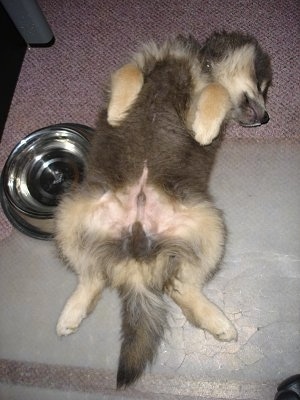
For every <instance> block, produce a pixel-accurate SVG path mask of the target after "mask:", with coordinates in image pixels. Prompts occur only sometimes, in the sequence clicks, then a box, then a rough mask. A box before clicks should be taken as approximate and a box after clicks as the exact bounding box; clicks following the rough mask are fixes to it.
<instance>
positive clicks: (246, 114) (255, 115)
mask: <svg viewBox="0 0 300 400" xmlns="http://www.w3.org/2000/svg"><path fill="white" fill-rule="evenodd" d="M269 119H270V117H269V114H268V113H267V111H266V110H265V108H264V107H263V106H262V105H261V104H260V103H258V102H257V101H255V100H254V99H251V98H249V97H247V96H246V99H245V101H244V103H243V105H242V107H241V111H240V115H239V118H238V120H239V123H240V124H241V125H242V126H245V127H253V126H260V125H263V124H266V123H268V122H269Z"/></svg>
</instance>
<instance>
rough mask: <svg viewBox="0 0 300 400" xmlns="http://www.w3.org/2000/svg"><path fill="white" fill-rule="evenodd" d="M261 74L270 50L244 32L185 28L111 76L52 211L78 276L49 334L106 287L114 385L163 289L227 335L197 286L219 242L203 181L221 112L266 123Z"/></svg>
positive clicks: (157, 311) (155, 334)
mask: <svg viewBox="0 0 300 400" xmlns="http://www.w3.org/2000/svg"><path fill="white" fill-rule="evenodd" d="M224 44H227V45H224ZM269 80H270V65H269V60H268V57H267V56H266V55H265V54H264V53H263V52H262V50H261V49H260V47H259V46H258V44H257V42H256V41H255V40H254V39H252V38H249V37H248V36H240V35H238V34H220V35H218V34H217V35H213V36H212V37H211V38H210V39H209V40H208V41H207V42H206V43H205V45H204V47H203V48H202V49H201V48H200V46H199V44H198V43H197V42H196V41H195V40H194V39H192V38H188V39H185V38H183V37H179V38H177V39H174V40H171V41H168V42H166V43H165V44H164V45H163V46H161V47H157V46H156V45H151V46H147V47H145V49H144V50H143V51H142V52H141V53H139V54H138V55H137V56H136V57H135V59H134V61H133V62H132V63H131V64H129V65H126V66H125V67H123V68H121V69H120V70H119V71H117V73H116V74H115V75H114V76H113V78H112V88H111V89H112V90H111V92H112V94H111V100H110V103H109V105H108V111H107V112H106V111H103V112H102V113H101V115H100V118H99V122H98V127H97V130H96V134H95V138H94V142H93V144H92V146H91V153H90V159H89V165H88V169H87V172H86V176H85V178H84V180H83V182H82V183H81V184H80V186H79V187H77V188H74V189H73V190H72V191H71V192H70V193H68V194H67V195H65V196H64V198H63V199H62V201H61V203H60V205H59V207H58V211H57V215H56V241H57V245H58V247H59V249H60V251H61V253H62V255H63V257H64V259H65V260H66V262H67V263H68V264H69V265H70V267H71V268H72V269H73V271H74V272H75V273H76V274H77V275H78V286H77V288H76V290H75V292H74V293H73V294H72V296H71V297H70V299H69V300H68V302H67V304H66V305H65V308H64V310H63V312H62V314H61V316H60V318H59V321H58V324H57V333H58V334H59V335H68V334H70V333H72V332H74V331H75V330H76V329H77V328H78V327H79V325H80V323H81V321H82V319H83V318H85V317H86V316H87V314H88V313H89V312H90V311H91V310H92V309H93V308H94V306H95V305H96V302H97V300H98V299H99V297H100V295H101V292H102V290H103V289H104V288H105V287H107V286H110V287H112V288H116V289H117V291H118V293H119V295H120V297H121V300H122V345H121V353H120V358H119V368H118V375H117V386H118V387H122V386H127V385H129V384H131V383H133V382H134V381H135V380H136V379H138V378H139V377H140V375H141V374H142V373H143V371H144V369H145V368H146V366H147V365H148V364H150V363H151V362H152V361H153V360H154V357H155V355H156V353H157V349H158V346H159V343H160V341H161V339H162V338H163V334H164V329H165V327H166V325H167V307H166V305H165V302H164V297H163V296H164V293H167V294H168V295H169V296H170V297H171V298H172V299H173V300H174V301H175V302H176V303H177V304H178V305H179V306H180V307H181V309H182V311H183V313H184V314H185V316H186V317H187V319H188V320H189V321H190V322H191V323H192V324H193V325H195V326H197V327H199V328H202V329H205V330H207V331H208V332H210V333H211V334H212V335H214V336H215V337H216V338H217V339H219V340H226V341H230V340H235V339H236V337H237V333H236V330H235V328H234V326H233V325H232V323H231V322H230V321H229V320H228V318H227V317H226V316H225V315H224V314H223V312H222V311H221V310H220V309H219V308H218V307H217V306H215V305H214V304H213V303H212V302H211V301H210V300H208V299H207V298H206V297H205V296H204V295H203V293H202V286H203V285H204V283H205V281H206V280H207V279H208V278H209V277H210V276H211V275H212V274H213V272H214V271H215V270H216V268H217V265H218V263H219V261H220V259H221V256H222V253H223V246H224V225H223V220H222V216H221V214H220V212H219V211H218V210H217V209H216V208H215V207H214V205H213V204H212V202H211V200H210V196H209V194H208V191H207V189H208V178H209V174H210V171H211V167H212V164H213V160H214V156H215V151H216V149H217V144H218V139H216V140H213V138H214V137H216V136H217V135H218V133H219V130H220V127H221V125H222V123H223V120H224V119H226V118H234V119H237V120H238V121H240V122H241V123H242V124H244V125H256V124H260V123H265V122H267V119H268V117H267V114H266V112H265V107H264V96H265V90H266V88H267V86H268V83H269ZM194 137H195V138H194ZM195 139H196V141H195ZM212 140H213V141H212ZM197 141H198V142H200V143H201V144H208V143H210V142H212V143H211V144H210V145H209V146H201V145H199V143H197Z"/></svg>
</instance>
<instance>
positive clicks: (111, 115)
mask: <svg viewBox="0 0 300 400" xmlns="http://www.w3.org/2000/svg"><path fill="white" fill-rule="evenodd" d="M143 83H144V77H143V74H142V72H141V70H140V69H139V68H138V67H137V66H135V65H133V64H126V65H124V66H123V67H122V68H120V69H118V70H117V71H116V72H115V73H114V74H113V75H112V77H111V94H110V101H109V104H108V109H107V121H108V123H109V124H110V125H112V126H118V125H119V124H120V122H121V121H122V120H123V119H124V118H125V116H126V112H127V111H128V110H129V108H130V107H131V106H132V104H133V103H134V101H135V100H136V98H137V96H138V94H139V92H140V90H141V88H142V86H143Z"/></svg>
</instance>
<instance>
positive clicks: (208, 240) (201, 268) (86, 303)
mask: <svg viewBox="0 0 300 400" xmlns="http://www.w3.org/2000/svg"><path fill="white" fill-rule="evenodd" d="M99 198H101V194H99V197H98V196H97V195H96V194H95V196H94V198H93V197H92V198H87V197H86V196H85V195H84V194H81V193H77V195H75V196H73V197H72V198H70V197H66V198H65V199H64V200H63V202H62V204H61V206H60V208H59V215H57V218H56V220H57V234H56V238H57V241H58V243H59V246H60V247H61V248H63V249H64V254H65V256H66V257H67V258H68V259H69V261H70V263H71V264H72V268H73V270H74V272H76V273H77V274H78V276H79V279H78V286H77V288H76V289H75V291H74V293H73V294H72V295H71V297H70V298H69V300H68V302H67V303H66V305H65V307H64V310H63V311H62V314H61V316H60V318H59V321H58V324H57V333H58V335H68V334H70V333H72V332H74V331H76V329H77V328H78V326H79V325H80V323H81V321H82V320H83V319H84V318H85V317H86V316H87V315H88V313H89V312H90V311H91V310H92V309H93V307H94V306H95V304H96V302H97V300H98V299H99V297H100V295H101V292H102V290H103V288H104V287H105V286H107V285H109V286H111V287H113V288H119V287H122V286H123V285H130V287H131V288H132V290H133V291H136V292H139V293H142V292H143V290H145V287H147V286H154V285H155V286H157V287H161V290H166V292H167V293H168V294H169V295H170V296H171V298H172V299H173V300H174V301H175V302H176V303H177V304H178V305H179V306H180V307H181V308H182V310H183V312H184V314H185V315H186V317H187V318H188V319H189V321H190V322H191V323H193V324H194V325H196V326H198V327H201V328H203V329H205V330H207V331H209V332H210V333H211V334H212V335H214V336H215V337H216V338H218V339H219V340H235V339H236V337H237V333H236V330H235V328H234V327H233V325H232V324H231V322H230V321H229V320H228V319H227V317H226V316H225V315H224V314H223V313H222V311H220V310H219V309H218V308H217V307H216V306H215V305H214V304H213V303H211V302H210V301H209V300H208V299H207V298H206V297H205V296H204V295H203V294H202V293H201V289H202V286H203V285H204V283H205V281H206V279H207V278H208V277H209V276H210V275H211V274H212V273H213V272H214V271H215V269H216V267H217V264H218V262H219V260H220V258H221V256H222V252H223V245H224V228H223V222H222V218H221V216H220V214H219V212H218V211H217V210H216V209H215V208H214V207H213V205H212V204H211V203H210V202H203V203H201V204H199V205H191V206H189V207H187V206H182V205H181V204H178V206H177V207H176V206H175V208H177V209H178V210H180V211H179V212H178V214H176V215H175V217H174V218H175V219H178V220H179V221H180V223H178V224H177V225H176V224H175V225H174V228H173V229H172V230H166V232H167V235H168V237H175V238H176V237H178V238H180V239H182V240H186V241H188V242H189V243H190V244H191V245H192V247H193V249H194V251H195V252H198V253H199V257H200V264H199V265H194V264H191V263H190V262H189V261H188V260H187V259H186V260H185V259H183V261H182V262H181V264H180V265H179V267H178V270H177V274H176V276H173V277H171V279H168V281H167V283H165V280H166V272H165V270H164V269H165V265H166V257H168V255H165V254H161V255H160V256H159V257H158V258H157V259H156V261H155V262H154V263H153V264H152V265H149V264H145V263H142V262H137V261H135V260H129V261H122V262H120V263H119V264H116V265H114V264H113V265H111V264H108V265H101V262H102V260H101V257H100V258H98V257H97V254H94V253H91V252H90V251H89V250H88V249H86V248H85V246H84V245H83V242H82V237H83V236H84V235H85V237H89V235H90V237H91V238H93V240H96V241H97V240H98V239H99V240H100V239H102V240H103V239H105V238H107V237H109V232H106V231H105V230H102V231H101V229H99V225H98V221H97V219H95V218H93V216H92V215H93V212H94V211H95V208H96V207H99ZM170 207H174V204H170ZM94 224H96V225H94ZM96 231H97V232H98V233H97V236H96V237H95V232H96ZM99 267H100V268H99ZM93 271H94V272H93ZM128 277H130V280H129V279H128Z"/></svg>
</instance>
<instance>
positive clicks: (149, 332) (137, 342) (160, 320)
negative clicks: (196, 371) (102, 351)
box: [117, 289, 167, 389]
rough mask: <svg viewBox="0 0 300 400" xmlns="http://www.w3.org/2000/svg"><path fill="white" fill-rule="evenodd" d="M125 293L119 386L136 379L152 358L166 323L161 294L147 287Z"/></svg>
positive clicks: (123, 294) (164, 306)
mask: <svg viewBox="0 0 300 400" xmlns="http://www.w3.org/2000/svg"><path fill="white" fill-rule="evenodd" d="M121 296H122V344H121V352H120V358H119V367H118V374H117V388H118V389H119V388H121V387H126V386H128V385H131V384H132V383H133V382H135V381H136V380H137V379H138V378H139V377H140V376H141V375H142V373H143V372H144V370H145V368H146V366H147V365H151V363H152V362H153V360H154V358H155V356H156V354H157V350H158V346H159V344H160V341H161V339H162V337H163V334H164V330H165V328H166V326H167V307H166V304H165V303H164V301H163V298H162V294H161V293H159V292H156V291H154V290H147V289H145V290H144V291H143V292H136V291H135V290H133V289H131V290H126V291H122V292H121Z"/></svg>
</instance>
